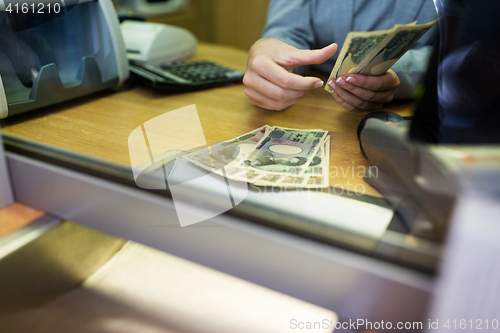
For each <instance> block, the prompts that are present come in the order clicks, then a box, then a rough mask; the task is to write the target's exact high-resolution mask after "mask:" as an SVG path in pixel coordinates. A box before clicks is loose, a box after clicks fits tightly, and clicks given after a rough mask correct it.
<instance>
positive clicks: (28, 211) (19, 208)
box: [0, 202, 45, 237]
mask: <svg viewBox="0 0 500 333" xmlns="http://www.w3.org/2000/svg"><path fill="white" fill-rule="evenodd" d="M44 214H45V213H44V212H42V211H40V210H38V209H34V208H31V207H28V206H25V205H23V204H20V203H17V202H15V203H13V204H12V205H10V206H7V207H5V208H2V209H0V237H2V236H5V235H7V234H9V233H11V232H12V231H14V230H17V229H19V228H22V227H24V226H25V225H28V224H30V223H31V222H33V221H35V220H37V219H39V218H40V217H42V216H43V215H44Z"/></svg>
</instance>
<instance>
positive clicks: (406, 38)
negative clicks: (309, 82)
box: [325, 20, 437, 93]
mask: <svg viewBox="0 0 500 333" xmlns="http://www.w3.org/2000/svg"><path fill="white" fill-rule="evenodd" d="M436 22H437V20H436V21H432V22H430V23H427V24H416V22H413V23H410V24H408V25H399V24H397V25H395V26H394V27H393V28H392V29H390V30H379V31H367V32H354V31H353V32H350V33H349V34H348V35H347V37H346V39H345V42H344V45H343V46H342V50H340V54H339V56H338V58H337V61H336V62H335V66H334V67H333V70H332V72H331V74H330V78H329V79H328V81H330V80H332V79H333V80H335V79H336V78H337V77H339V76H347V75H349V74H364V75H381V74H384V73H385V72H387V70H388V69H389V68H391V67H392V66H393V65H394V64H395V63H396V62H397V61H398V60H399V58H401V57H402V56H403V55H404V54H405V53H406V52H407V51H408V50H409V49H410V48H411V47H412V46H413V45H415V43H416V42H417V41H418V40H419V39H420V37H422V36H423V35H424V34H425V33H426V32H427V31H428V30H429V29H430V28H431V27H432V26H433V25H434V24H435V23H436ZM325 90H327V91H328V92H330V93H331V92H332V91H331V89H330V87H329V86H328V85H325Z"/></svg>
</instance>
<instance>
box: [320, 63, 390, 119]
mask: <svg viewBox="0 0 500 333" xmlns="http://www.w3.org/2000/svg"><path fill="white" fill-rule="evenodd" d="M328 85H329V86H330V88H331V89H332V95H333V97H334V98H335V99H336V100H337V102H339V103H340V105H342V106H343V107H344V108H345V109H346V110H347V111H351V112H360V111H370V110H376V109H379V108H381V107H382V105H383V103H387V102H390V101H392V99H393V98H394V90H396V88H397V87H398V86H399V77H398V75H397V74H396V73H395V72H394V71H393V70H391V69H389V70H388V71H387V73H385V74H383V75H379V76H366V75H361V74H351V75H349V76H347V77H345V76H340V77H338V78H337V80H335V81H333V80H331V81H329V82H328Z"/></svg>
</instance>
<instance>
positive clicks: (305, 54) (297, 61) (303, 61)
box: [291, 43, 337, 67]
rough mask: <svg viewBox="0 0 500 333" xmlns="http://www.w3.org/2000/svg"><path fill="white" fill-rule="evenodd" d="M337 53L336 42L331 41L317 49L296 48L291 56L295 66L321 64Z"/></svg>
mask: <svg viewBox="0 0 500 333" xmlns="http://www.w3.org/2000/svg"><path fill="white" fill-rule="evenodd" d="M335 53H337V44H336V43H333V44H330V45H328V46H325V47H324V48H322V49H317V50H299V49H297V50H296V51H295V52H294V53H293V54H292V55H291V56H292V59H293V63H294V65H295V66H296V67H298V66H302V65H312V64H321V63H324V62H325V61H327V60H328V59H330V58H331V57H333V56H334V55H335Z"/></svg>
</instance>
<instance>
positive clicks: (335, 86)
mask: <svg viewBox="0 0 500 333" xmlns="http://www.w3.org/2000/svg"><path fill="white" fill-rule="evenodd" d="M328 85H329V86H330V88H332V89H337V85H336V84H335V82H333V80H331V81H330V82H328Z"/></svg>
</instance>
